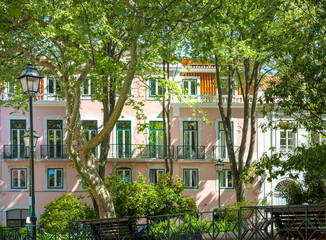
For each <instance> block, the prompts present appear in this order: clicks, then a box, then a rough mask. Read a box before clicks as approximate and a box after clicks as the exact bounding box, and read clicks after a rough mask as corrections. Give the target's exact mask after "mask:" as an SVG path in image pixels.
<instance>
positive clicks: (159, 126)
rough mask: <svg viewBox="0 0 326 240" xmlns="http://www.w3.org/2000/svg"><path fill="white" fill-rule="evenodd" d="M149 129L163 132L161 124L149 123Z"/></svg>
mask: <svg viewBox="0 0 326 240" xmlns="http://www.w3.org/2000/svg"><path fill="white" fill-rule="evenodd" d="M150 129H158V130H163V122H150Z"/></svg>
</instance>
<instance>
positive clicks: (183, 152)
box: [177, 145, 205, 159]
mask: <svg viewBox="0 0 326 240" xmlns="http://www.w3.org/2000/svg"><path fill="white" fill-rule="evenodd" d="M177 159H205V146H197V145H179V146H178V147H177Z"/></svg>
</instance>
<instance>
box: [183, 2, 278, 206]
mask: <svg viewBox="0 0 326 240" xmlns="http://www.w3.org/2000/svg"><path fill="white" fill-rule="evenodd" d="M215 4H218V3H216V2H215ZM281 5H282V2H281V1H268V2H261V1H254V2H253V1H246V0H239V1H232V2H224V3H223V6H222V9H221V11H219V12H217V14H214V15H211V16H210V17H208V18H207V19H205V21H202V22H199V23H198V24H197V25H196V27H195V28H193V29H192V33H191V34H190V37H189V40H188V43H189V45H190V46H191V47H189V49H190V50H191V51H189V55H190V56H191V57H192V58H193V59H197V60H198V61H200V62H208V63H211V64H215V68H216V85H215V86H216V92H217V96H218V110H219V113H220V116H221V119H222V123H223V127H224V131H225V135H226V145H227V152H228V158H229V161H230V163H231V170H232V175H233V180H234V187H235V190H236V199H237V201H243V200H244V182H243V179H242V178H241V175H242V174H243V173H246V172H248V170H249V167H250V165H251V162H252V158H253V151H254V145H255V137H256V127H257V123H256V113H257V100H258V89H259V86H260V84H261V81H262V79H263V77H264V75H265V74H266V73H267V72H268V71H269V70H268V69H264V67H266V65H267V63H268V62H269V61H270V60H271V59H272V55H271V52H270V48H272V43H271V42H269V39H270V38H271V36H272V35H273V34H274V33H273V32H274V31H276V28H275V27H276V26H275V25H276V21H275V19H277V14H278V8H279V7H280V6H281ZM236 91H238V94H239V95H242V99H243V102H242V103H243V106H244V107H243V124H242V126H241V131H242V132H241V142H240V145H239V146H238V147H237V148H236V146H235V145H234V142H233V139H232V117H233V112H232V108H233V97H234V95H235V92H236ZM223 95H226V98H227V102H226V103H223ZM247 142H249V147H247ZM246 150H247V153H248V154H247V155H246V154H245V152H246Z"/></svg>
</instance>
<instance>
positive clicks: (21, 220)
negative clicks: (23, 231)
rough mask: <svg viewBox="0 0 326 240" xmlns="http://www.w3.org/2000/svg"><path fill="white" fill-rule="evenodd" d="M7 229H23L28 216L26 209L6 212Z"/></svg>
mask: <svg viewBox="0 0 326 240" xmlns="http://www.w3.org/2000/svg"><path fill="white" fill-rule="evenodd" d="M6 214H7V227H24V226H25V224H26V218H27V217H28V216H29V210H28V209H13V210H9V211H7V213H6Z"/></svg>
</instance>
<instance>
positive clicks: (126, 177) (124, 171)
mask: <svg viewBox="0 0 326 240" xmlns="http://www.w3.org/2000/svg"><path fill="white" fill-rule="evenodd" d="M117 175H118V180H119V181H123V182H125V183H128V182H131V169H130V168H118V170H117Z"/></svg>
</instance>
